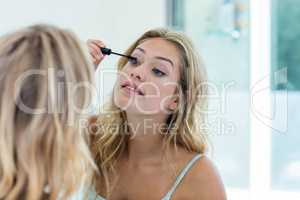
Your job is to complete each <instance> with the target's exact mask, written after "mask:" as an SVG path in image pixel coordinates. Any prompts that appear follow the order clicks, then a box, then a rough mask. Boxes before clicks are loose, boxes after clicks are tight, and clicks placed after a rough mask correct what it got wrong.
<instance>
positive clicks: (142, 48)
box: [134, 38, 180, 65]
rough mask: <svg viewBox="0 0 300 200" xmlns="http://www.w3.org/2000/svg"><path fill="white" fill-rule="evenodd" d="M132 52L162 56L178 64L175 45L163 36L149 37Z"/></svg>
mask: <svg viewBox="0 0 300 200" xmlns="http://www.w3.org/2000/svg"><path fill="white" fill-rule="evenodd" d="M134 52H140V53H141V54H146V55H147V56H149V57H164V58H167V59H169V60H171V61H172V62H173V63H174V65H178V64H179V63H180V62H179V59H180V53H179V50H178V49H177V47H176V46H175V45H174V44H173V43H172V42H170V41H167V40H165V39H163V38H151V39H147V40H145V41H143V42H142V43H141V44H139V45H138V46H137V47H136V48H135V50H134Z"/></svg>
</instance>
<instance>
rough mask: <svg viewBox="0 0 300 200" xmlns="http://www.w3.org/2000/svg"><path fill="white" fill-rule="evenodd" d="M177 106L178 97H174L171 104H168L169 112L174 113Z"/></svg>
mask: <svg viewBox="0 0 300 200" xmlns="http://www.w3.org/2000/svg"><path fill="white" fill-rule="evenodd" d="M177 106H178V96H177V95H176V96H174V97H173V98H172V99H171V103H170V104H169V106H168V108H169V110H171V111H174V110H176V109H177Z"/></svg>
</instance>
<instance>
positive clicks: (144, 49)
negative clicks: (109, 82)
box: [114, 38, 180, 115]
mask: <svg viewBox="0 0 300 200" xmlns="http://www.w3.org/2000/svg"><path fill="white" fill-rule="evenodd" d="M131 55H132V56H133V57H136V58H137V63H134V62H132V61H128V62H127V64H126V65H125V66H124V67H123V69H122V70H121V72H120V74H119V75H118V79H117V82H116V85H115V88H114V101H115V103H116V105H117V106H118V107H120V108H121V109H122V110H126V112H127V113H135V114H146V115H149V114H166V112H167V111H169V110H170V109H171V110H174V109H176V106H177V98H176V97H174V94H175V91H176V88H177V87H179V85H178V80H179V78H180V73H179V72H180V70H179V67H180V54H179V51H178V50H177V48H176V47H175V45H174V44H172V43H171V42H169V41H166V40H164V39H162V38H151V39H147V40H145V41H144V42H142V43H141V44H140V45H138V46H137V47H136V48H135V50H134V51H133V52H132V54H131Z"/></svg>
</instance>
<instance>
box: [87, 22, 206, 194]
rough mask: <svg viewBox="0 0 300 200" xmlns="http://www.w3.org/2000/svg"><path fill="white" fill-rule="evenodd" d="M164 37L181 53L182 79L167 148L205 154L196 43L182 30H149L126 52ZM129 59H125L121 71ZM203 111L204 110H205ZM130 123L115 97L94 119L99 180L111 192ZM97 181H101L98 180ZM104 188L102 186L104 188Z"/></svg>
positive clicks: (202, 91)
mask: <svg viewBox="0 0 300 200" xmlns="http://www.w3.org/2000/svg"><path fill="white" fill-rule="evenodd" d="M151 38H162V39H164V40H166V41H168V42H171V43H172V44H174V45H175V46H176V47H177V49H178V50H179V52H180V56H181V58H180V60H181V66H180V80H179V83H178V85H179V86H180V87H179V88H178V90H177V93H178V96H179V105H178V109H177V110H176V111H175V112H173V113H172V114H170V116H169V118H168V120H167V122H166V123H167V125H168V126H167V127H168V128H167V130H166V133H167V134H164V148H169V147H170V145H173V146H174V147H175V148H177V146H178V145H179V146H181V147H183V148H184V149H186V150H187V151H190V152H198V153H203V152H205V151H206V148H207V144H208V143H207V139H206V133H205V130H204V129H201V123H205V119H206V116H205V110H206V109H207V100H206V97H207V85H206V81H207V78H206V77H207V75H206V70H205V68H204V66H203V64H202V62H201V60H200V58H199V56H198V55H197V53H196V50H195V49H194V47H193V45H192V42H191V41H190V40H189V39H188V38H187V37H186V36H185V35H184V34H182V33H178V32H175V31H171V30H168V29H164V28H159V29H153V30H149V31H147V32H146V33H144V34H143V35H142V36H141V37H140V38H138V39H137V40H136V41H135V42H134V43H133V44H132V45H131V46H130V47H129V48H128V49H127V50H126V52H125V54H127V55H131V54H132V52H133V51H134V49H135V48H136V47H137V46H138V45H139V44H141V43H143V42H144V41H145V40H149V39H151ZM127 62H128V60H127V59H124V58H121V59H120V60H119V63H118V70H122V68H123V67H124V66H125V65H126V63H127ZM202 111H203V112H202ZM125 125H126V113H125V112H124V111H121V109H120V108H118V107H117V106H116V105H115V103H114V101H113V97H112V100H111V101H110V103H108V104H106V105H105V107H104V112H102V113H101V114H100V115H99V116H97V117H95V118H92V119H91V121H90V126H89V133H90V134H92V137H91V138H92V141H91V144H92V146H91V150H92V153H93V156H94V159H95V161H96V164H97V166H98V168H99V172H100V174H98V177H97V179H98V180H101V181H100V183H101V184H105V185H103V187H105V188H106V192H107V195H109V191H110V190H109V188H110V184H111V183H110V180H109V176H108V174H110V173H111V172H114V166H115V163H116V161H117V159H118V157H119V156H120V155H121V154H122V152H124V151H125V150H126V148H127V144H128V143H127V141H128V139H129V136H128V134H125V133H127V131H128V129H127V127H126V126H125ZM96 182H97V183H98V182H99V181H96ZM100 190H101V191H102V189H100Z"/></svg>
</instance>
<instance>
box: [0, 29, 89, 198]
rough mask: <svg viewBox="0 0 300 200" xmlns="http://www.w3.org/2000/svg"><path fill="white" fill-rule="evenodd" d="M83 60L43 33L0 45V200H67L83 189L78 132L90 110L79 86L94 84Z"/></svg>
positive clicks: (69, 40) (85, 169)
mask: <svg viewBox="0 0 300 200" xmlns="http://www.w3.org/2000/svg"><path fill="white" fill-rule="evenodd" d="M84 52H85V51H84V49H83V48H82V47H81V44H80V42H79V41H78V40H77V38H76V37H75V36H74V35H73V34H72V33H71V32H69V31H65V30H61V29H59V28H56V27H52V26H48V25H35V26H31V27H28V28H24V29H22V30H19V31H17V32H15V33H12V34H9V35H6V36H3V37H1V38H0V199H5V200H42V199H43V200H44V199H47V200H57V199H68V198H69V197H71V195H72V194H73V193H74V192H76V191H78V190H79V189H80V188H81V186H82V184H85V180H86V181H88V178H89V176H90V175H91V174H92V173H91V172H92V166H93V161H92V159H91V158H92V157H91V156H90V153H89V152H90V151H89V149H88V145H87V144H86V141H85V137H84V135H83V134H80V131H78V130H79V129H78V126H77V125H76V124H77V123H78V122H77V120H78V117H79V115H80V110H82V109H84V108H85V106H86V105H87V103H89V91H88V88H87V87H77V86H78V84H82V83H91V82H93V70H94V69H93V66H92V63H90V62H89V57H88V56H89V55H87V54H86V53H84ZM72 88H73V89H72ZM75 88H77V89H75ZM86 183H88V182H86Z"/></svg>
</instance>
